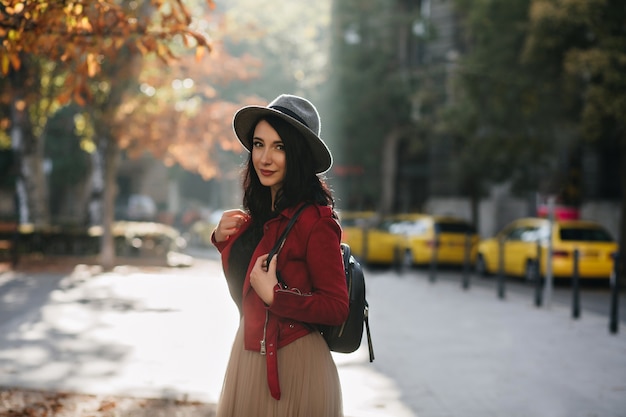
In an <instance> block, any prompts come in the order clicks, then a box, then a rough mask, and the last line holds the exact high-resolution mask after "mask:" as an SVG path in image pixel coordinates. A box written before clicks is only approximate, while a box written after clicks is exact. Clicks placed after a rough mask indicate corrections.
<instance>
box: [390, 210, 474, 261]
mask: <svg viewBox="0 0 626 417" xmlns="http://www.w3.org/2000/svg"><path fill="white" fill-rule="evenodd" d="M401 227H402V229H403V234H404V236H405V238H404V240H403V246H402V251H403V254H404V260H405V264H406V265H407V266H410V265H417V266H423V265H426V264H429V263H431V262H432V261H436V262H437V263H438V264H442V265H455V266H459V265H463V264H464V263H465V259H466V256H467V258H468V261H469V262H470V263H471V264H473V263H474V259H475V255H476V246H477V244H478V240H479V236H478V233H477V232H476V228H475V227H474V226H473V225H472V224H471V223H470V222H468V221H466V220H464V219H461V218H458V217H455V216H444V215H426V214H422V215H415V216H414V217H413V219H412V220H404V221H403V222H402V226H401ZM466 253H467V254H466Z"/></svg>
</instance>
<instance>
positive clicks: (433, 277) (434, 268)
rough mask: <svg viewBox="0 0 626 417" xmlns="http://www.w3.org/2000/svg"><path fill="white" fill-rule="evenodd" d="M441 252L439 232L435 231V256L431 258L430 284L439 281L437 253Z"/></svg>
mask: <svg viewBox="0 0 626 417" xmlns="http://www.w3.org/2000/svg"><path fill="white" fill-rule="evenodd" d="M438 251H439V231H438V230H435V236H434V239H433V254H432V256H431V257H430V274H429V280H430V282H435V280H436V279H437V252H438Z"/></svg>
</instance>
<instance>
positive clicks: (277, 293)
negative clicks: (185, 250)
mask: <svg viewBox="0 0 626 417" xmlns="http://www.w3.org/2000/svg"><path fill="white" fill-rule="evenodd" d="M233 128H234V131H235V133H236V135H237V137H238V138H239V140H240V141H241V143H242V145H243V146H244V147H245V148H246V150H248V151H249V152H250V155H249V158H248V163H247V167H246V169H245V174H244V179H243V191H244V196H243V210H239V209H234V210H228V211H226V212H224V214H223V216H222V218H221V220H220V222H219V224H218V225H217V227H216V229H215V231H214V232H213V236H212V240H213V243H214V244H215V246H216V247H217V248H218V250H219V251H220V252H221V257H222V265H223V269H224V274H225V276H226V279H227V282H228V286H229V290H230V293H231V296H232V298H233V300H234V301H235V303H236V304H237V307H238V308H239V312H240V314H241V321H240V325H239V329H238V331H237V334H236V337H235V341H234V343H233V348H232V352H231V357H230V360H229V363H228V367H227V370H226V375H225V379H224V386H223V389H222V394H221V396H220V400H219V403H218V412H217V416H218V417H266V416H267V417H305V416H306V417H340V416H343V406H342V397H341V386H340V383H339V377H338V374H337V368H336V365H335V363H334V361H333V358H332V356H331V353H330V351H329V349H328V346H327V345H326V342H325V341H324V339H323V337H322V335H321V334H320V333H319V332H318V331H317V330H316V326H317V325H324V324H326V325H337V324H340V323H342V322H343V321H344V320H345V319H346V317H347V315H348V295H347V289H346V281H345V275H344V271H343V260H342V256H341V251H340V247H339V245H340V240H341V228H340V226H339V223H338V221H337V216H336V213H335V211H334V200H333V196H332V193H331V191H330V189H329V188H328V187H327V185H326V184H325V182H324V180H323V178H322V176H321V174H323V173H324V172H326V171H327V170H328V169H329V168H330V166H331V164H332V157H331V154H330V151H329V150H328V147H327V146H326V145H325V144H324V142H323V141H322V139H321V138H320V118H319V114H318V112H317V110H316V108H315V106H313V104H311V102H309V101H308V100H306V99H304V98H302V97H298V96H293V95H281V96H279V97H277V98H276V99H275V100H274V101H272V102H271V103H270V104H269V105H268V106H267V107H261V106H248V107H244V108H242V109H240V110H239V111H237V113H236V114H235V117H234V120H233ZM302 206H305V207H304V209H303V211H302V212H301V214H300V216H299V217H298V218H297V221H296V223H295V225H294V227H293V229H291V231H290V232H289V234H288V236H287V239H286V241H285V243H284V245H283V246H282V248H281V250H280V252H279V253H278V254H277V256H274V257H273V258H271V260H270V262H269V265H268V264H267V258H268V253H269V252H270V250H271V249H272V247H273V246H274V244H275V243H276V241H277V240H278V238H279V236H280V234H281V232H282V231H283V230H285V228H286V226H287V224H288V223H289V220H290V219H291V218H292V217H293V216H294V214H295V213H296V211H297V210H298V209H300V208H301V207H302ZM277 271H278V272H279V273H280V277H281V278H282V280H284V282H285V283H286V286H284V285H281V284H280V283H279V280H278V276H277Z"/></svg>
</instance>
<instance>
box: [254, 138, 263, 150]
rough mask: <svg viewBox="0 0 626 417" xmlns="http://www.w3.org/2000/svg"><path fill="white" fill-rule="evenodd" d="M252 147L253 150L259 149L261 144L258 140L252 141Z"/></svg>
mask: <svg viewBox="0 0 626 417" xmlns="http://www.w3.org/2000/svg"><path fill="white" fill-rule="evenodd" d="M252 147H253V148H261V147H263V142H261V141H260V140H253V141H252Z"/></svg>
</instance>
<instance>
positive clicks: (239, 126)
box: [233, 94, 333, 174]
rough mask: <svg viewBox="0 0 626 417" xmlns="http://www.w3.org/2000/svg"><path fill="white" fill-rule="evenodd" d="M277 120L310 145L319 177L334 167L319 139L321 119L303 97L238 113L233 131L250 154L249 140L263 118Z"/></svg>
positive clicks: (283, 98) (286, 96)
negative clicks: (268, 117) (273, 117)
mask: <svg viewBox="0 0 626 417" xmlns="http://www.w3.org/2000/svg"><path fill="white" fill-rule="evenodd" d="M269 115H272V116H277V117H280V118H281V119H283V120H284V121H286V122H287V123H289V124H291V125H293V126H294V127H295V128H296V129H298V131H299V132H300V133H302V136H303V137H304V139H305V140H306V141H307V143H308V144H309V148H310V149H311V153H312V156H313V160H314V161H315V162H314V163H315V172H316V173H317V174H321V173H324V172H326V171H328V170H329V169H330V167H331V165H332V164H333V158H332V156H331V154H330V151H329V150H328V147H327V146H326V144H325V143H324V141H323V140H322V139H320V137H319V135H320V116H319V114H318V113H317V109H316V108H315V106H314V105H313V104H312V103H311V102H310V101H308V100H307V99H304V98H302V97H298V96H293V95H289V94H281V95H280V96H278V97H276V98H275V99H274V101H272V102H271V103H270V104H268V105H267V107H262V106H246V107H243V108H241V109H239V110H238V111H237V113H235V117H234V118H233V129H234V130H235V134H236V135H237V138H239V141H240V142H241V144H242V145H243V146H244V147H245V148H246V149H247V150H248V151H250V150H251V149H252V144H251V143H250V136H251V132H252V129H254V127H255V126H256V124H257V123H258V121H259V120H260V119H262V118H263V117H264V116H269Z"/></svg>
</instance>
